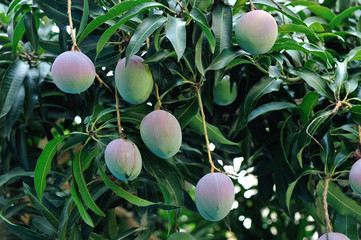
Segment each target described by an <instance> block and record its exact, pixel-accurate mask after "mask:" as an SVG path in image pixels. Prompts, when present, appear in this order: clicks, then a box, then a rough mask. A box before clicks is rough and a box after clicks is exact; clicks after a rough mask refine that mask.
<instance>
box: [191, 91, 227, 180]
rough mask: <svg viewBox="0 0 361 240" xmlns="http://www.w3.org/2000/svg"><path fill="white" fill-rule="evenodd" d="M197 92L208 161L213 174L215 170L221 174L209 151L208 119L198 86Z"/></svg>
mask: <svg viewBox="0 0 361 240" xmlns="http://www.w3.org/2000/svg"><path fill="white" fill-rule="evenodd" d="M196 91H197V97H198V104H199V108H200V109H201V115H202V122H203V131H204V138H205V139H206V145H207V153H208V160H209V163H210V164H211V173H213V172H214V169H216V170H218V171H219V172H221V171H220V170H219V169H217V168H216V167H215V166H214V163H213V161H212V155H211V150H210V149H209V140H208V133H207V126H206V118H205V116H204V110H203V103H202V97H201V92H200V87H198V86H197V87H196Z"/></svg>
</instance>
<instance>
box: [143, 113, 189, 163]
mask: <svg viewBox="0 0 361 240" xmlns="http://www.w3.org/2000/svg"><path fill="white" fill-rule="evenodd" d="M140 136H141V138H142V140H143V142H144V144H145V145H146V146H147V147H148V149H149V150H150V151H151V152H152V153H154V154H155V155H157V156H158V157H160V158H164V159H166V158H170V157H172V156H174V155H175V154H176V153H177V152H178V150H179V149H180V146H181V144H182V131H181V128H180V125H179V122H178V120H177V119H176V118H175V117H174V116H173V115H172V114H170V113H169V112H166V111H164V110H155V111H153V112H151V113H149V114H148V115H146V116H145V117H144V118H143V120H142V122H141V123H140Z"/></svg>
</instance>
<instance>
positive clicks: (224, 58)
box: [207, 48, 243, 70]
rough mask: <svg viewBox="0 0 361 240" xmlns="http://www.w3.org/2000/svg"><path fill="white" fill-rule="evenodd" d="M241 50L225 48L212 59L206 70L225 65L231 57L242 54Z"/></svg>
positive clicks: (220, 67)
mask: <svg viewBox="0 0 361 240" xmlns="http://www.w3.org/2000/svg"><path fill="white" fill-rule="evenodd" d="M242 52H243V51H242V50H239V51H235V50H234V49H233V48H225V49H223V50H222V52H221V53H220V54H219V55H218V56H217V57H215V58H214V59H213V61H212V63H211V64H210V65H209V66H208V68H207V70H219V69H222V68H224V67H226V66H227V65H228V64H229V63H230V62H231V61H232V60H233V59H235V58H236V57H238V56H240V55H242Z"/></svg>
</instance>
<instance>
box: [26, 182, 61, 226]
mask: <svg viewBox="0 0 361 240" xmlns="http://www.w3.org/2000/svg"><path fill="white" fill-rule="evenodd" d="M23 186H24V193H25V194H26V195H27V196H28V197H29V199H30V201H31V203H32V204H33V206H34V207H35V208H36V209H37V210H39V211H40V212H41V214H43V216H44V217H45V218H46V219H47V220H48V221H49V223H50V224H51V225H52V226H54V227H55V228H57V227H58V226H59V223H60V222H59V217H60V212H59V211H58V209H57V208H56V207H55V206H54V205H53V204H51V203H50V202H49V201H48V200H46V199H43V201H42V202H41V201H39V199H38V198H37V197H36V196H35V192H33V191H32V190H31V189H30V187H29V186H28V185H27V184H26V183H23Z"/></svg>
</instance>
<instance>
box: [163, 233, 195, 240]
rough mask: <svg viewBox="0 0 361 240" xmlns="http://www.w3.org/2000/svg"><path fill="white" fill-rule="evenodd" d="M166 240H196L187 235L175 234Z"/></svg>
mask: <svg viewBox="0 0 361 240" xmlns="http://www.w3.org/2000/svg"><path fill="white" fill-rule="evenodd" d="M168 240H196V239H195V238H194V237H193V236H192V235H190V234H189V233H186V232H177V233H173V234H172V235H170V236H169V238H168Z"/></svg>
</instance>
